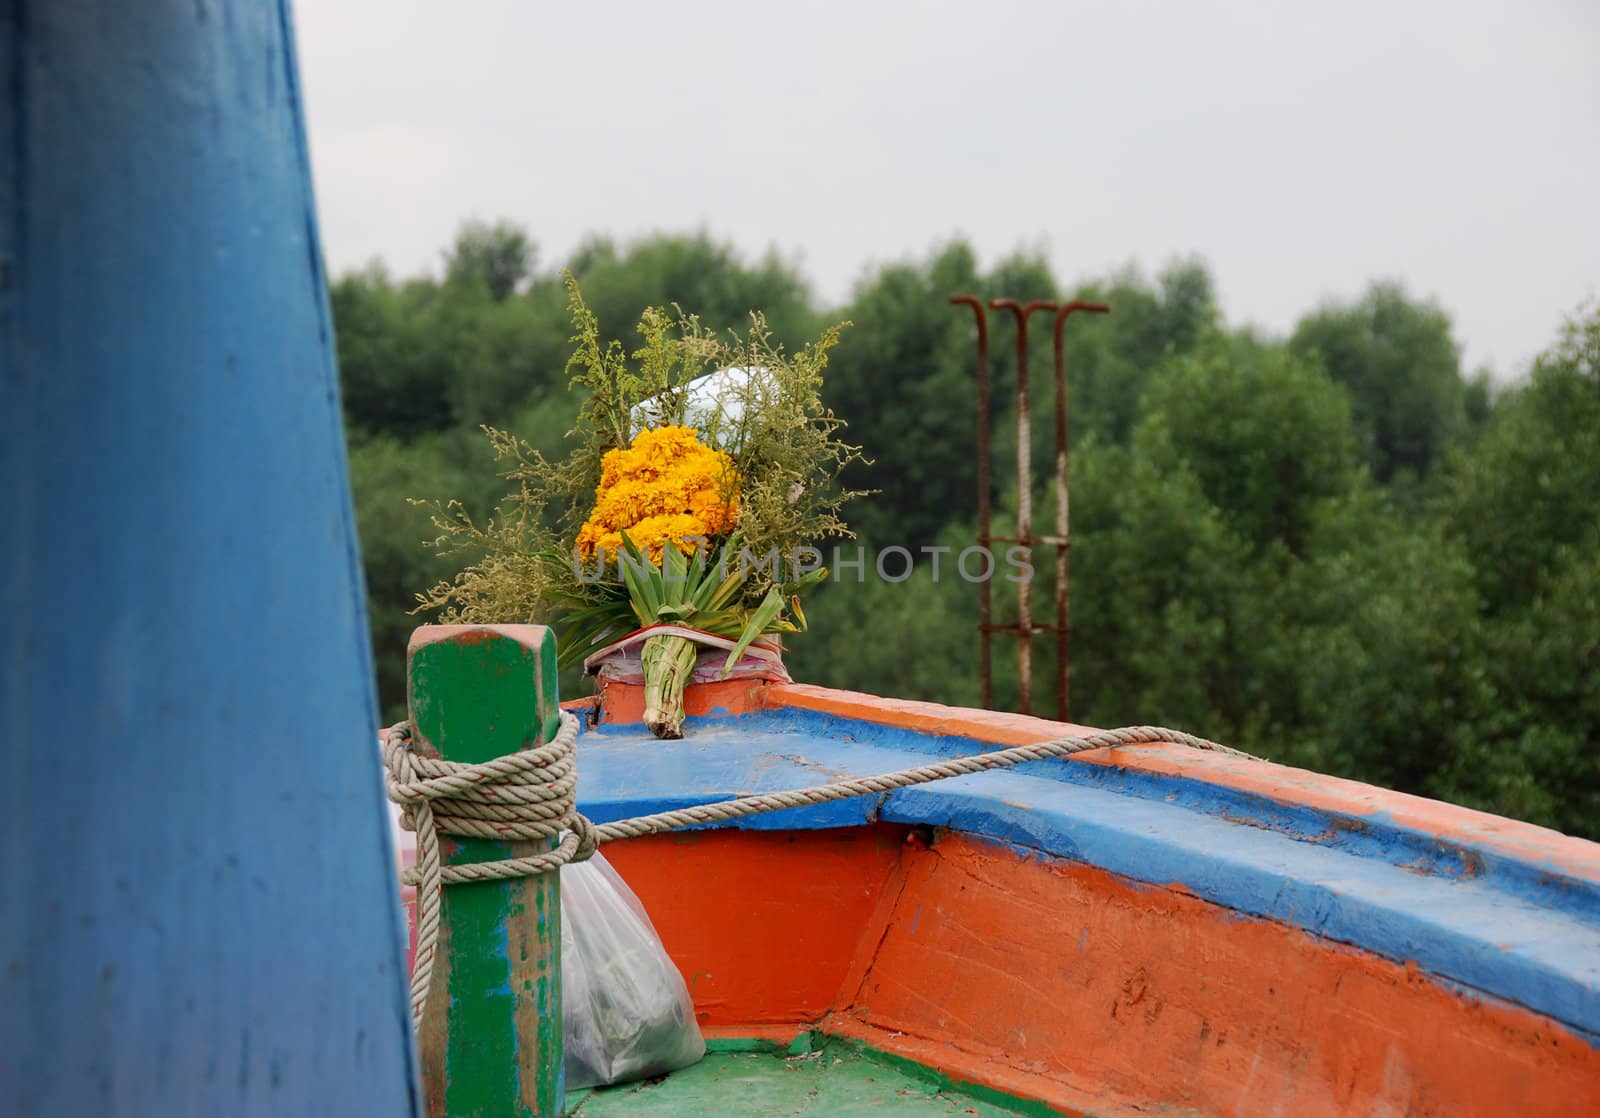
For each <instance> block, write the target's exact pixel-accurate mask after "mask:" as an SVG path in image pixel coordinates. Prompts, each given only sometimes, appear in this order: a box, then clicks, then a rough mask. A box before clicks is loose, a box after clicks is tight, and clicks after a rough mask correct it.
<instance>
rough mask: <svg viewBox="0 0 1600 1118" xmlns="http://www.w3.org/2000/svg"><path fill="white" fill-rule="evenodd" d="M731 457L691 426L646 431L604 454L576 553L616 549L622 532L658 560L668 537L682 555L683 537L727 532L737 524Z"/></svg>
mask: <svg viewBox="0 0 1600 1118" xmlns="http://www.w3.org/2000/svg"><path fill="white" fill-rule="evenodd" d="M736 488H737V479H736V478H735V476H734V473H733V461H732V460H731V459H730V458H729V457H728V456H727V455H726V454H724V453H723V452H722V451H720V450H715V449H713V448H711V447H708V446H706V445H705V444H704V443H702V442H701V441H700V438H699V436H698V435H697V434H696V432H695V430H694V428H692V427H656V428H647V429H646V430H643V431H640V432H639V434H638V435H636V436H634V439H633V442H632V444H631V445H630V446H627V447H618V448H617V449H615V450H609V451H607V452H606V453H605V455H604V456H603V457H602V458H601V459H600V484H599V485H598V486H596V487H595V493H594V496H595V502H594V508H593V509H592V510H591V511H590V513H589V518H588V519H587V520H586V521H585V522H584V524H583V526H582V527H581V528H580V529H579V530H578V540H577V545H578V551H579V552H580V553H581V554H582V555H585V556H592V555H593V554H594V553H595V550H596V549H600V550H603V551H607V552H610V553H613V554H614V553H616V552H618V551H620V550H621V549H622V533H623V532H626V533H628V538H629V539H631V540H632V541H633V542H634V543H635V544H636V545H637V546H638V547H639V548H640V549H641V550H642V549H645V548H649V551H650V557H651V558H652V559H654V560H655V561H657V562H660V560H661V553H662V548H663V547H664V546H665V544H666V543H667V542H668V541H671V542H673V543H675V544H676V545H677V546H678V547H679V548H680V549H681V550H682V551H683V552H684V553H685V554H687V553H690V552H692V551H693V550H694V546H695V545H694V544H693V543H684V542H683V541H684V539H685V537H693V536H701V537H709V536H716V535H723V534H725V533H727V532H730V531H732V530H733V527H734V525H735V524H736V523H737V522H738V517H739V506H738V499H737V496H736Z"/></svg>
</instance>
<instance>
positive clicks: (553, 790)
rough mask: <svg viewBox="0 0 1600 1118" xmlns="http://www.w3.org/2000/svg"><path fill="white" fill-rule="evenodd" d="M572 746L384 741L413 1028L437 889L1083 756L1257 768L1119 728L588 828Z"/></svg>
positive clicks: (394, 731)
mask: <svg viewBox="0 0 1600 1118" xmlns="http://www.w3.org/2000/svg"><path fill="white" fill-rule="evenodd" d="M577 737H578V720H577V718H575V717H574V716H573V715H571V714H570V713H568V712H567V711H562V712H561V729H560V732H558V733H557V734H556V736H555V738H554V739H552V740H551V741H550V743H549V744H547V745H541V746H536V747H534V748H532V749H524V750H521V751H520V752H517V753H512V754H509V755H507V756H505V757H496V758H495V759H494V760H492V761H485V762H484V763H482V764H479V765H466V764H458V763H454V762H450V761H441V760H438V759H436V758H429V757H422V756H419V755H418V754H416V753H415V752H413V751H412V750H411V748H410V738H411V732H410V728H409V727H408V726H407V724H406V723H403V722H402V723H400V724H399V725H397V726H391V727H390V728H389V729H388V730H386V731H384V735H383V760H384V767H385V768H386V770H387V772H388V787H389V798H390V799H391V800H393V801H394V802H395V803H397V804H400V805H402V806H403V807H404V809H405V810H404V812H403V813H402V823H403V825H404V826H405V827H407V828H408V829H410V830H414V831H416V832H417V865H416V868H415V869H413V870H408V871H407V872H406V873H405V874H404V875H403V877H402V879H401V880H403V881H405V882H406V883H407V884H415V885H417V955H416V963H415V964H414V965H413V968H412V972H411V1008H412V1012H413V1013H414V1014H415V1016H416V1019H417V1021H418V1022H419V1023H420V1022H421V1020H422V1010H423V1008H424V1007H425V1006H426V1005H427V1000H428V984H429V982H430V981H431V979H432V976H433V956H434V951H435V950H436V947H437V944H438V937H439V894H440V890H441V888H442V886H443V885H445V884H453V883H455V882H461V881H492V880H497V879H507V878H516V877H528V876H530V875H533V874H540V873H548V872H549V871H551V870H556V869H560V868H561V867H562V866H564V865H566V864H567V863H568V862H579V861H582V860H583V859H585V858H587V857H589V856H590V855H591V854H593V853H594V849H595V846H596V844H597V843H601V842H612V841H615V840H616V839H621V838H637V837H639V836H641V835H652V834H659V833H661V832H663V831H670V830H674V829H676V828H679V827H693V826H699V825H702V824H706V823H718V822H726V821H728V820H730V819H738V818H741V817H743V816H747V815H757V814H761V813H763V812H769V811H783V810H785V809H787V808H795V807H807V806H810V805H814V804H821V803H828V802H830V801H833V800H842V799H846V798H848V797H851V796H864V795H872V794H877V793H883V792H889V791H892V790H894V789H896V788H907V787H910V786H911V785H914V784H926V783H928V782H929V781H933V780H943V779H946V778H948V777H952V776H966V775H969V774H972V773H979V772H990V771H993V770H995V769H1003V768H1010V767H1011V766H1013V765H1020V764H1023V763H1025V762H1027V761H1041V760H1045V759H1047V758H1052V757H1058V758H1062V757H1070V756H1072V755H1073V754H1075V753H1082V752H1085V751H1086V750H1091V749H1106V748H1112V747H1116V746H1128V745H1155V744H1170V745H1182V746H1187V747H1189V748H1191V749H1203V750H1208V751H1211V752H1215V753H1223V754H1226V755H1228V756H1231V757H1247V758H1249V759H1250V760H1258V758H1255V757H1253V756H1251V755H1250V754H1248V753H1241V752H1240V751H1239V750H1237V749H1229V748H1228V747H1227V746H1225V745H1218V744H1217V743H1216V742H1214V741H1207V740H1206V739H1205V738H1198V737H1195V736H1194V735H1193V734H1186V733H1183V732H1182V731H1181V730H1168V729H1165V728H1164V727H1161V726H1124V727H1123V728H1121V729H1117V730H1102V731H1100V732H1099V733H1095V734H1087V735H1085V736H1083V737H1064V738H1056V739H1055V740H1053V741H1044V742H1039V743H1037V744H1035V745H1018V746H1012V747H1011V748H1008V749H997V750H994V751H993V752H990V753H978V754H974V755H971V756H968V757H952V758H950V759H949V760H946V761H936V762H933V763H932V764H927V765H919V766H917V767H915V768H910V769H901V770H899V771H897V772H889V773H880V774H878V775H876V776H863V777H855V778H852V779H850V780H838V781H834V782H833V783H831V784H819V785H815V786H813V787H810V788H792V789H788V790H786V791H781V792H766V793H763V794H761V795H758V796H741V797H739V798H737V799H732V800H721V801H718V802H717V803H711V804H701V805H699V806H697V807H688V808H682V809H679V810H676V811H663V812H658V813H656V814H654V815H642V816H639V817H637V818H634V819H619V820H617V821H616V822H612V823H604V824H601V825H600V826H594V825H593V824H591V823H590V822H589V820H587V819H585V818H584V817H583V816H582V815H580V814H579V813H578V810H577V806H576V800H575V792H576V789H577V783H578V775H577V768H576V761H575V754H576V750H577ZM439 831H444V832H446V833H447V834H455V835H465V836H470V837H475V838H487V839H498V840H502V841H514V840H531V839H541V838H544V839H548V838H554V837H556V836H557V835H559V836H560V837H561V842H560V844H559V845H558V846H557V847H556V848H555V849H553V850H550V851H548V852H546V853H543V854H532V855H528V856H526V857H519V858H506V859H503V860H500V861H493V862H472V863H467V864H456V865H449V866H441V865H440V864H439V839H438V832H439Z"/></svg>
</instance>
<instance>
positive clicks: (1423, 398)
mask: <svg viewBox="0 0 1600 1118" xmlns="http://www.w3.org/2000/svg"><path fill="white" fill-rule="evenodd" d="M1289 344H1290V348H1291V349H1293V350H1294V351H1295V352H1296V353H1297V354H1300V355H1301V356H1307V357H1309V356H1311V355H1313V354H1315V355H1317V356H1318V357H1319V358H1320V359H1321V361H1322V364H1323V367H1324V368H1326V369H1327V371H1328V375H1329V376H1331V377H1333V379H1334V380H1335V381H1337V382H1339V383H1340V384H1342V385H1344V387H1345V388H1346V389H1347V390H1348V391H1349V393H1350V403H1351V410H1352V413H1353V417H1354V421H1355V428H1356V437H1357V439H1358V440H1359V442H1360V445H1361V448H1362V452H1363V454H1364V456H1365V458H1366V461H1367V464H1368V465H1369V466H1371V468H1372V472H1373V475H1374V476H1375V477H1376V478H1377V479H1378V480H1379V481H1380V482H1385V483H1387V482H1390V481H1393V480H1395V479H1396V478H1397V477H1398V476H1400V475H1402V474H1404V475H1406V476H1409V477H1410V478H1412V479H1420V478H1422V477H1425V476H1426V475H1427V473H1428V471H1429V469H1431V468H1432V466H1433V464H1434V462H1435V461H1436V460H1437V459H1438V458H1439V456H1440V455H1441V454H1442V453H1443V451H1444V449H1445V448H1446V447H1447V446H1448V445H1449V444H1450V443H1451V442H1452V441H1453V440H1454V439H1455V438H1456V437H1457V436H1458V435H1459V434H1460V433H1461V431H1462V428H1463V426H1464V423H1465V410H1464V409H1465V404H1464V386H1463V382H1462V379H1461V356H1460V351H1459V350H1458V349H1457V347H1456V343H1455V340H1454V339H1453V338H1452V337H1451V334H1450V318H1449V316H1448V315H1447V314H1445V312H1444V311H1442V310H1441V309H1439V307H1438V306H1437V305H1435V304H1434V303H1432V302H1419V301H1417V300H1414V299H1412V298H1410V297H1409V296H1408V295H1407V294H1406V291H1405V289H1404V288H1403V287H1401V286H1400V285H1399V284H1395V283H1375V284H1373V285H1372V286H1371V287H1370V288H1368V290H1367V293H1366V295H1365V296H1363V297H1362V298H1361V299H1360V300H1359V301H1358V302H1355V303H1350V304H1340V303H1330V304H1328V305H1326V306H1324V307H1322V308H1321V309H1319V310H1317V311H1314V312H1313V313H1311V314H1309V315H1307V316H1306V317H1305V318H1303V319H1301V320H1300V324H1299V325H1298V326H1297V327H1296V328H1295V332H1294V336H1293V338H1292V339H1291V340H1290V343H1289Z"/></svg>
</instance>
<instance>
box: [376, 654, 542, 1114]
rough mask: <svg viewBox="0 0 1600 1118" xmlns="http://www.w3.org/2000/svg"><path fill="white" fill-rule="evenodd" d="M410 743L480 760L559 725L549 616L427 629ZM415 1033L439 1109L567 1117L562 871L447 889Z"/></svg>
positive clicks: (470, 842) (459, 858) (477, 843)
mask: <svg viewBox="0 0 1600 1118" xmlns="http://www.w3.org/2000/svg"><path fill="white" fill-rule="evenodd" d="M406 662H407V678H408V691H409V696H408V697H409V702H410V707H411V722H412V727H413V748H417V749H419V750H420V751H421V752H423V753H425V754H426V753H428V752H430V751H432V752H434V753H436V754H437V755H438V756H439V757H442V758H443V759H444V760H447V761H464V762H469V763H478V762H482V761H488V760H491V759H492V758H495V757H499V756H501V755H503V754H506V753H512V752H515V751H516V750H519V749H526V748H528V747H530V746H533V745H538V744H542V743H544V742H547V741H549V740H550V739H551V738H553V737H554V736H555V734H556V731H557V729H558V728H559V726H560V721H559V717H558V714H557V711H558V709H559V708H558V702H557V696H556V643H555V638H554V636H553V635H552V634H551V632H550V630H549V629H547V628H545V627H544V626H542V625H424V626H422V627H421V628H419V629H418V630H417V631H416V632H415V633H413V634H412V635H411V643H410V645H409V647H408V648H407V649H406ZM555 845H556V840H554V839H548V840H541V841H540V842H539V843H533V842H503V843H502V842H494V841H491V840H488V839H473V838H453V837H451V836H448V835H440V836H439V853H440V859H441V861H443V862H444V863H445V864H447V865H448V864H450V863H452V862H480V861H485V860H488V859H494V858H504V857H508V856H510V857H519V856H523V855H527V854H532V853H536V852H537V851H538V850H539V849H541V848H542V849H549V848H551V847H553V846H555ZM441 917H442V919H441V923H440V927H439V945H438V951H437V954H436V956H435V958H434V964H433V979H432V985H431V986H430V987H429V990H428V1006H427V1010H426V1012H425V1014H424V1016H423V1020H422V1023H421V1026H420V1028H419V1030H418V1044H419V1046H420V1048H421V1052H422V1079H423V1092H424V1094H425V1096H426V1098H427V1103H428V1113H429V1115H430V1116H431V1118H512V1116H516V1118H557V1116H558V1115H559V1114H560V1113H561V1109H562V1105H563V1102H564V1099H563V1089H562V1088H563V1085H562V1076H561V1070H562V1058H563V1050H562V1027H561V875H560V874H558V873H547V874H541V875H539V876H537V877H525V878H520V879H517V880H514V881H494V882H471V883H467V884H461V885H447V886H445V888H444V900H443V905H442V907H441Z"/></svg>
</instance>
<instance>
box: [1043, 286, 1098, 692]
mask: <svg viewBox="0 0 1600 1118" xmlns="http://www.w3.org/2000/svg"><path fill="white" fill-rule="evenodd" d="M1074 311H1090V312H1092V313H1094V314H1109V313H1110V312H1111V308H1110V307H1108V306H1106V304H1104V303H1089V302H1085V301H1084V300H1082V299H1074V300H1072V301H1071V302H1070V303H1067V304H1065V305H1064V306H1062V308H1061V309H1060V310H1058V311H1056V328H1055V349H1056V537H1057V541H1058V542H1057V543H1056V623H1055V626H1054V628H1055V631H1056V717H1057V718H1059V719H1060V720H1061V721H1063V722H1070V721H1071V720H1072V697H1071V696H1072V661H1071V659H1070V656H1071V647H1070V645H1071V640H1072V624H1071V620H1070V614H1069V612H1068V593H1067V585H1068V584H1067V579H1068V576H1069V573H1070V570H1069V567H1068V555H1067V553H1068V551H1069V549H1070V548H1071V546H1072V526H1071V509H1070V508H1069V506H1068V497H1067V494H1068V488H1067V354H1066V349H1065V347H1064V346H1063V345H1062V330H1063V328H1064V327H1065V326H1066V324H1067V318H1068V316H1069V315H1071V314H1072V313H1073V312H1074Z"/></svg>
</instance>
